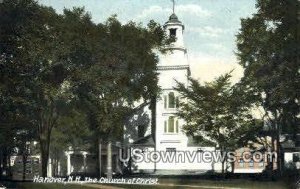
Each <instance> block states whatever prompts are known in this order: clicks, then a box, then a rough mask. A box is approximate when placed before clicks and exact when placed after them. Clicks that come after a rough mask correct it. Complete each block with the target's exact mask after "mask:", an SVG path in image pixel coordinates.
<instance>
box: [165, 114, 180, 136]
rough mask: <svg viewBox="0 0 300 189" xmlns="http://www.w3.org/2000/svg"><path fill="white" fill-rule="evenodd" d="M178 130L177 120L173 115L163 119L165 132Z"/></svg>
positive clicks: (176, 131)
mask: <svg viewBox="0 0 300 189" xmlns="http://www.w3.org/2000/svg"><path fill="white" fill-rule="evenodd" d="M178 131H179V124H178V120H177V119H175V117H174V116H170V117H169V119H168V120H166V121H165V124H164V132H165V133H178Z"/></svg>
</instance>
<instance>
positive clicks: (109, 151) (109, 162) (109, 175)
mask: <svg viewBox="0 0 300 189" xmlns="http://www.w3.org/2000/svg"><path fill="white" fill-rule="evenodd" d="M106 169H107V178H108V179H111V178H112V148H111V141H110V140H108V142H107V167H106Z"/></svg>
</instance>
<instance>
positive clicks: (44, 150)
mask: <svg viewBox="0 0 300 189" xmlns="http://www.w3.org/2000/svg"><path fill="white" fill-rule="evenodd" d="M49 143H50V140H48V141H47V140H40V146H41V161H42V177H47V167H48V160H49V145H50V144H49Z"/></svg>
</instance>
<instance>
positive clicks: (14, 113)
mask: <svg viewBox="0 0 300 189" xmlns="http://www.w3.org/2000/svg"><path fill="white" fill-rule="evenodd" d="M0 28H1V30H0V41H1V44H0V45H1V46H0V68H1V69H0V89H1V90H0V113H1V116H0V121H1V123H0V131H1V133H0V142H1V143H0V146H6V145H7V146H9V144H10V143H11V144H12V141H14V137H15V136H16V134H17V133H18V131H19V130H21V131H22V130H25V129H26V132H24V133H29V132H27V131H30V132H32V133H34V134H35V136H31V135H27V134H26V136H24V138H23V139H22V141H26V140H28V139H29V138H30V139H34V138H38V140H39V143H40V144H39V145H40V152H41V157H42V174H43V176H45V175H46V166H47V161H48V156H49V149H50V140H53V141H54V143H53V146H52V150H54V151H56V152H57V151H59V150H63V149H65V147H66V146H65V144H63V143H64V142H67V144H72V145H74V146H75V145H85V144H83V143H84V142H83V141H84V138H85V137H86V136H88V135H90V133H88V132H89V131H88V129H87V128H86V127H83V126H86V125H87V124H89V126H90V129H91V130H93V131H94V132H95V133H94V136H96V135H97V137H98V136H99V135H104V134H105V135H106V136H109V137H106V139H108V138H109V139H112V137H113V136H116V138H118V136H120V135H121V133H122V129H123V124H124V119H125V118H126V116H127V115H128V114H129V113H132V111H130V110H131V109H132V105H133V104H134V102H136V101H138V100H144V101H149V100H150V99H153V96H155V95H156V93H157V92H158V87H157V74H156V71H155V69H156V64H157V62H158V58H157V56H156V54H155V53H154V50H155V49H156V50H162V46H164V45H165V44H168V43H169V41H170V40H169V39H167V38H166V36H165V34H164V32H163V30H162V27H161V26H160V25H159V24H157V23H155V22H154V21H151V22H150V23H149V24H148V27H147V28H144V27H142V26H141V25H138V24H136V23H134V22H129V23H128V24H125V25H122V24H121V23H120V22H119V21H118V20H117V18H116V16H112V17H110V18H109V19H108V20H107V21H106V22H105V23H104V24H98V25H97V24H95V23H93V22H92V21H91V16H90V15H89V14H88V13H86V12H85V10H84V9H83V8H73V10H68V9H65V10H64V12H63V14H62V15H58V14H57V13H55V11H54V10H53V9H52V8H49V7H44V6H41V5H39V4H38V3H37V2H35V1H34V0H17V1H8V0H5V1H4V2H3V3H1V4H0ZM75 105H76V106H75ZM74 106H75V107H74ZM27 126H28V127H27ZM33 128H34V129H33ZM54 128H55V129H54ZM53 129H54V135H53V136H52V139H51V134H52V130H53ZM82 129H83V130H82ZM7 133H11V135H8V136H7ZM66 133H68V134H69V133H72V134H71V135H68V137H66V138H67V140H66V141H65V140H64V139H63V138H64V137H65V136H66ZM77 137H80V138H81V137H82V138H83V140H77ZM3 139H4V140H3ZM82 142H83V143H82ZM13 147H14V144H12V145H10V149H12V148H13Z"/></svg>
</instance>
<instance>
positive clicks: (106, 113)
mask: <svg viewBox="0 0 300 189" xmlns="http://www.w3.org/2000/svg"><path fill="white" fill-rule="evenodd" d="M93 40H94V41H97V43H94V46H93V48H91V49H93V53H91V54H92V55H91V59H92V61H91V64H83V65H82V69H81V70H78V73H76V75H75V76H74V77H73V88H74V91H75V94H77V96H78V98H79V99H80V100H81V102H83V104H84V105H85V110H86V111H87V115H88V120H89V122H90V125H91V128H92V130H96V131H97V133H98V136H99V138H98V143H100V142H101V141H104V142H106V143H107V146H108V147H107V149H108V157H107V158H108V159H107V162H108V165H107V168H108V170H107V176H108V177H111V175H112V172H111V164H110V163H111V157H110V154H111V152H110V151H111V142H112V141H116V140H120V139H121V136H122V131H123V125H124V121H125V118H126V115H128V114H130V113H131V110H132V108H133V105H134V102H136V101H139V100H141V101H143V100H144V101H150V99H153V97H154V96H155V95H156V93H157V91H158V87H157V73H156V64H157V62H158V59H157V56H156V55H155V53H154V52H153V49H159V50H161V49H162V46H163V45H164V44H165V43H167V39H166V37H165V34H164V32H163V29H162V27H161V26H160V25H158V24H156V23H155V22H153V21H151V22H150V23H149V24H148V27H147V28H143V27H142V26H141V25H137V24H135V23H133V22H129V23H127V24H125V25H122V24H121V23H120V22H119V21H118V20H117V19H116V17H115V16H113V17H111V18H109V19H108V20H107V22H106V23H104V24H99V25H98V26H97V34H95V38H94V39H93ZM99 161H101V158H100V154H99ZM99 164H100V162H99ZM100 169H101V168H100Z"/></svg>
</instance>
